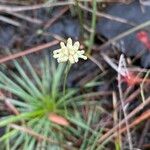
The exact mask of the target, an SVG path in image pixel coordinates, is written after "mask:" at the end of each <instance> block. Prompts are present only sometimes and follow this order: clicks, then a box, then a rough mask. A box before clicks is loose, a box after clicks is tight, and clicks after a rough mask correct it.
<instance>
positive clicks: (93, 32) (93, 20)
mask: <svg viewBox="0 0 150 150" xmlns="http://www.w3.org/2000/svg"><path fill="white" fill-rule="evenodd" d="M96 11H97V2H96V0H93V13H92V23H91V28H92V32H91V34H90V40H89V47H88V54H89V55H90V53H91V49H92V46H93V43H94V36H95V28H96Z"/></svg>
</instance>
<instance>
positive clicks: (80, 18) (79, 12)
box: [75, 0, 83, 36]
mask: <svg viewBox="0 0 150 150" xmlns="http://www.w3.org/2000/svg"><path fill="white" fill-rule="evenodd" d="M75 3H76V7H77V13H78V17H79V23H80V30H81V32H80V36H81V35H83V14H82V12H81V9H80V7H79V2H78V0H75Z"/></svg>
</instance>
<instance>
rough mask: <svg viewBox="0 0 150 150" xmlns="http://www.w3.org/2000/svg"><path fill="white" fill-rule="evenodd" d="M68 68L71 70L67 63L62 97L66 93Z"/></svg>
mask: <svg viewBox="0 0 150 150" xmlns="http://www.w3.org/2000/svg"><path fill="white" fill-rule="evenodd" d="M70 68H71V64H70V63H68V64H67V66H66V69H65V77H64V83H63V95H65V93H66V83H67V76H68V73H69V70H70Z"/></svg>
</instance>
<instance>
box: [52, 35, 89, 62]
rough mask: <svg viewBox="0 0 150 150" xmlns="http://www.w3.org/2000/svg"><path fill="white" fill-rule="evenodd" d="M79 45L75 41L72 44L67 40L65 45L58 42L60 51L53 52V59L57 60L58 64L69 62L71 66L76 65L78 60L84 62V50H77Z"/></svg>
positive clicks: (85, 57) (70, 40)
mask: <svg viewBox="0 0 150 150" xmlns="http://www.w3.org/2000/svg"><path fill="white" fill-rule="evenodd" d="M79 47H80V43H79V42H78V41H77V42H75V43H74V45H73V44H72V39H71V38H68V40H67V44H66V45H65V43H64V42H60V49H57V50H54V51H53V57H54V58H56V59H57V61H58V63H61V62H66V61H68V60H69V62H70V63H71V64H73V63H77V62H78V61H79V58H82V59H84V60H86V59H87V56H85V55H84V53H85V51H84V50H79Z"/></svg>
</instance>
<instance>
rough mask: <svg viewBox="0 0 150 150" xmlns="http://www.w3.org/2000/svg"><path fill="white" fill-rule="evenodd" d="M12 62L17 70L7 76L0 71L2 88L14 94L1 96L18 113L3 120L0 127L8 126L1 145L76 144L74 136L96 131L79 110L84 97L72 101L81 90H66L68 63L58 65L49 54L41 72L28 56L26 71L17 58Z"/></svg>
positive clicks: (55, 145) (44, 145) (34, 147)
mask: <svg viewBox="0 0 150 150" xmlns="http://www.w3.org/2000/svg"><path fill="white" fill-rule="evenodd" d="M13 62H14V65H15V68H16V71H15V72H14V71H11V72H7V75H6V73H3V71H0V89H1V91H2V92H7V93H11V94H12V97H9V96H7V94H5V95H6V96H4V97H1V98H0V99H1V102H5V101H6V100H7V101H9V103H10V104H11V105H12V106H13V107H14V108H15V109H16V110H17V112H18V113H17V114H10V113H9V114H8V115H7V116H5V117H3V118H1V119H0V127H3V128H4V127H5V133H4V134H3V136H2V137H0V142H1V143H2V144H1V147H3V148H4V149H11V150H16V149H25V150H26V149H28V150H33V149H38V148H39V149H40V148H41V149H42V147H43V148H44V149H47V148H51V149H53V148H54V149H60V147H62V148H63V147H73V146H74V145H73V143H72V140H70V139H71V138H72V137H74V138H75V137H76V138H79V137H80V136H81V134H82V133H83V132H85V131H89V132H94V131H92V129H90V128H89V126H88V125H87V124H86V123H85V121H84V119H83V116H82V115H81V114H80V113H79V110H80V108H81V106H82V105H83V97H82V96H81V97H78V98H77V99H76V100H75V101H73V99H74V98H75V96H76V95H77V93H78V92H79V90H78V89H74V88H69V89H66V92H65V94H64V93H63V90H62V84H61V83H62V80H63V73H64V70H65V67H66V65H65V64H59V65H58V66H57V67H56V64H55V63H54V62H53V61H52V62H50V61H49V59H48V57H46V58H45V61H44V62H43V63H41V67H40V71H39V74H38V73H37V72H36V71H35V69H34V68H33V66H32V65H31V63H30V61H29V60H28V59H27V58H26V57H24V58H23V62H24V64H25V65H26V67H27V70H26V71H25V69H23V67H22V66H21V65H20V63H19V62H18V61H16V60H14V61H13ZM1 68H2V69H3V70H4V71H6V69H7V68H5V67H4V66H3V67H1ZM8 95H10V94H8Z"/></svg>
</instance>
